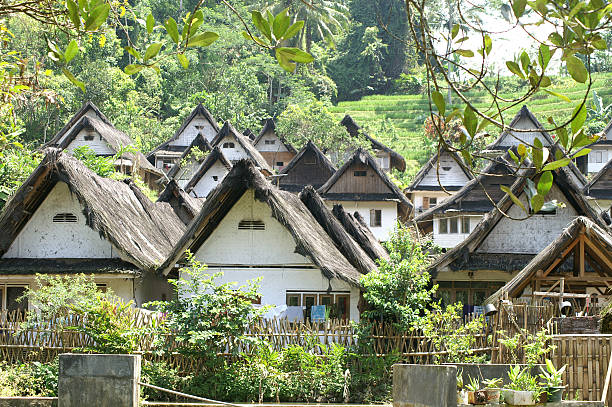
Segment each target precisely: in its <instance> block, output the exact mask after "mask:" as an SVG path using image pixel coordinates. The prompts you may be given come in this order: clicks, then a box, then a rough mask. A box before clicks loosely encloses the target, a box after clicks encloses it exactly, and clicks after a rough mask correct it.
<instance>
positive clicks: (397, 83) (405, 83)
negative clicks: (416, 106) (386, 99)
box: [393, 73, 423, 95]
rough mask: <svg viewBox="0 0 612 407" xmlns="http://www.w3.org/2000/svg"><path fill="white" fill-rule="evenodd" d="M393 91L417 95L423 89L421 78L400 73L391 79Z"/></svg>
mask: <svg viewBox="0 0 612 407" xmlns="http://www.w3.org/2000/svg"><path fill="white" fill-rule="evenodd" d="M393 87H394V91H395V92H397V93H403V94H408V95H418V94H420V93H421V92H422V91H423V79H422V78H420V77H419V76H417V75H408V74H405V73H402V74H400V77H399V78H397V79H395V80H394V81H393Z"/></svg>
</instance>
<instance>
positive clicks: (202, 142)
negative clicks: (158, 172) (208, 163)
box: [168, 134, 213, 179]
mask: <svg viewBox="0 0 612 407" xmlns="http://www.w3.org/2000/svg"><path fill="white" fill-rule="evenodd" d="M194 148H197V149H199V150H200V151H201V152H207V151H211V150H212V149H213V147H212V146H211V145H210V143H209V142H208V140H206V138H205V137H204V136H203V135H202V134H198V135H197V136H196V137H195V138H194V139H193V141H192V142H191V144H190V145H189V147H187V148H186V149H185V151H183V154H181V158H179V160H178V162H177V163H176V164H174V165H173V166H172V168H171V169H170V171H168V178H170V179H173V178H175V177H176V176H177V175H178V174H179V172H180V170H181V162H182V161H183V160H184V159H185V158H187V157H189V155H190V154H191V153H192V152H193V149H194Z"/></svg>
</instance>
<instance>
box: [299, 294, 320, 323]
mask: <svg viewBox="0 0 612 407" xmlns="http://www.w3.org/2000/svg"><path fill="white" fill-rule="evenodd" d="M302 304H304V308H305V311H306V312H305V318H306V319H310V309H311V308H312V306H313V305H317V294H304V296H303V297H302Z"/></svg>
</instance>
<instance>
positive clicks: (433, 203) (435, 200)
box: [429, 197, 438, 208]
mask: <svg viewBox="0 0 612 407" xmlns="http://www.w3.org/2000/svg"><path fill="white" fill-rule="evenodd" d="M437 204H438V198H436V197H433V198H429V206H430V207H431V208H433V207H434V206H436V205H437Z"/></svg>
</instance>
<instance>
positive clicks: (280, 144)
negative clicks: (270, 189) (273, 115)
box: [253, 119, 297, 170]
mask: <svg viewBox="0 0 612 407" xmlns="http://www.w3.org/2000/svg"><path fill="white" fill-rule="evenodd" d="M253 146H255V148H256V149H257V151H259V152H260V153H261V155H262V156H263V158H265V159H266V161H267V162H268V165H269V166H270V167H271V168H272V169H275V170H282V169H283V168H284V167H285V166H286V165H287V164H289V162H290V161H291V160H292V159H293V157H295V155H296V154H297V151H296V150H295V148H293V146H292V145H291V144H290V143H289V142H288V141H287V140H285V138H284V137H282V136H280V135H278V134H277V133H276V125H275V124H274V120H272V119H267V120H266V122H265V123H264V126H263V128H262V129H261V131H260V132H259V135H258V136H257V138H256V139H255V140H253Z"/></svg>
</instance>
